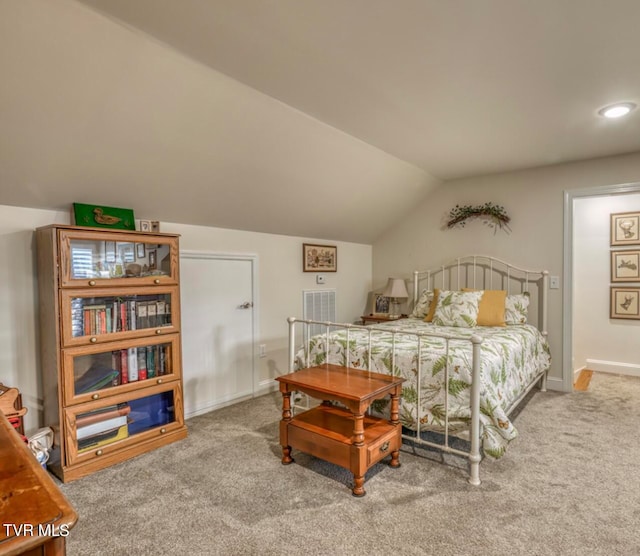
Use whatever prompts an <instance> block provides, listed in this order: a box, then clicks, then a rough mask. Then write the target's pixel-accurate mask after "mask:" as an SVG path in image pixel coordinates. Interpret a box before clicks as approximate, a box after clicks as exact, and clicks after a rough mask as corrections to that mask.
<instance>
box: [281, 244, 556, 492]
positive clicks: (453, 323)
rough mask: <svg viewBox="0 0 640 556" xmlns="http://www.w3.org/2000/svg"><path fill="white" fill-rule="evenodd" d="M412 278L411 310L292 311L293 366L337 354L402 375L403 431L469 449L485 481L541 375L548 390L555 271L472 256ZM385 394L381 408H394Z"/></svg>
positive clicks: (351, 363)
mask: <svg viewBox="0 0 640 556" xmlns="http://www.w3.org/2000/svg"><path fill="white" fill-rule="evenodd" d="M412 286H413V298H412V305H413V310H412V312H411V314H410V315H409V317H408V318H406V319H402V320H397V321H392V322H388V323H382V324H376V325H373V326H362V325H357V324H349V323H333V322H319V321H313V320H298V319H295V318H289V319H288V321H289V370H290V372H295V371H296V370H298V369H300V368H304V367H310V366H315V365H321V364H323V363H332V364H336V365H341V366H344V367H349V368H358V369H364V370H369V371H373V372H380V373H387V374H394V375H397V376H402V377H403V378H405V379H406V381H405V383H404V386H403V392H402V404H401V413H400V418H401V422H402V425H403V440H404V441H405V442H407V443H411V444H413V445H417V446H424V447H427V448H430V449H433V448H436V449H439V450H442V451H443V452H447V453H453V454H456V455H459V456H463V457H466V458H467V459H468V461H469V482H470V483H471V484H473V485H478V484H480V472H479V469H480V462H481V460H482V458H483V456H484V455H487V456H490V457H493V458H499V457H502V456H503V455H504V453H505V451H506V449H507V446H508V444H509V442H510V441H511V440H513V439H514V438H515V437H516V436H517V434H518V431H517V429H516V427H515V426H514V424H513V422H512V421H511V419H510V415H511V414H512V412H513V411H514V409H515V408H516V407H518V405H519V404H520V402H521V401H522V400H523V399H524V398H525V397H526V396H527V394H528V393H529V392H530V391H531V389H532V388H533V387H534V386H536V385H537V384H538V385H539V386H540V389H541V390H543V391H544V390H545V389H546V375H547V371H548V369H549V365H550V361H551V357H550V353H549V346H548V343H547V339H546V336H547V333H546V321H547V308H546V305H547V290H548V272H546V271H539V270H528V269H523V268H519V267H516V266H514V265H511V264H509V263H506V262H504V261H501V260H499V259H496V258H493V257H487V256H481V255H472V256H466V257H460V258H457V259H455V260H453V261H450V262H448V263H446V264H443V265H440V266H438V267H436V268H434V269H431V270H426V271H415V272H414V273H413V280H412ZM483 298H484V300H485V302H486V303H489V301H488V300H492V301H491V307H489V309H487V307H488V305H484V304H483V305H481V303H482V301H483ZM501 311H502V312H501ZM490 313H491V314H490ZM487 315H489V318H488V317H487ZM496 315H497V316H496ZM429 317H430V322H425V318H427V319H428V320H429ZM496 319H497V321H496ZM501 319H502V320H501ZM318 329H320V333H317V332H318ZM314 332H315V333H314ZM301 345H302V347H300V346H301ZM445 385H446V387H445ZM385 403H386V402H385V401H384V400H379V401H377V402H375V404H374V406H373V410H374V411H375V412H376V413H381V414H384V412H385V409H386V407H385ZM298 406H299V407H300V408H302V407H304V406H303V404H302V402H299V403H298Z"/></svg>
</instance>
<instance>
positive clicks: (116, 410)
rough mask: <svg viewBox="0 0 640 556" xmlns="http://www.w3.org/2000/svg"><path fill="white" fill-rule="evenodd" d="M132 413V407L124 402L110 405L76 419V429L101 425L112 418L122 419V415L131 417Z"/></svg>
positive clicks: (82, 414)
mask: <svg viewBox="0 0 640 556" xmlns="http://www.w3.org/2000/svg"><path fill="white" fill-rule="evenodd" d="M129 413H131V407H130V406H129V404H128V403H126V402H123V403H119V404H114V405H108V406H106V407H101V408H100V409H94V410H93V411H87V412H86V413H81V414H79V415H78V416H77V417H76V429H78V428H80V427H85V426H87V425H92V424H93V423H99V422H100V421H105V420H107V419H111V418H112V417H121V416H122V415H125V416H126V415H129Z"/></svg>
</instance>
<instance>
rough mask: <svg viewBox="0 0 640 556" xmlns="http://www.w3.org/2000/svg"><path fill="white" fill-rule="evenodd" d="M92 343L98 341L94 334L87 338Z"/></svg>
mask: <svg viewBox="0 0 640 556" xmlns="http://www.w3.org/2000/svg"><path fill="white" fill-rule="evenodd" d="M89 341H90V342H91V343H92V344H95V343H96V342H97V341H98V338H96V337H95V336H92V337H91V339H90V340H89Z"/></svg>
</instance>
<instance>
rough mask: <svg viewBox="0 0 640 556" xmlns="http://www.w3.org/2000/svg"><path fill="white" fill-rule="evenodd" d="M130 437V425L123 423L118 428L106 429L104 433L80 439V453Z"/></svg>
mask: <svg viewBox="0 0 640 556" xmlns="http://www.w3.org/2000/svg"><path fill="white" fill-rule="evenodd" d="M128 437H129V426H128V425H122V426H121V427H118V428H117V429H113V430H110V431H105V432H104V433H102V434H98V435H96V436H91V437H88V438H85V439H83V440H78V453H82V452H86V451H87V450H91V449H95V448H100V447H102V446H106V445H107V444H113V443H114V442H117V441H118V440H124V439H125V438H128Z"/></svg>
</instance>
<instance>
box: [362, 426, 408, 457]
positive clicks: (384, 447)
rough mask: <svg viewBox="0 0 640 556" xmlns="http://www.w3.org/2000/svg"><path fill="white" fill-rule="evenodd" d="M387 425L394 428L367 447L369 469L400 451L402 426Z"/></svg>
mask: <svg viewBox="0 0 640 556" xmlns="http://www.w3.org/2000/svg"><path fill="white" fill-rule="evenodd" d="M385 424H386V425H387V426H390V427H393V428H392V429H391V430H389V431H388V432H386V433H385V434H383V435H382V436H380V437H379V438H378V439H377V440H375V441H374V442H372V443H371V444H368V445H367V468H369V467H371V466H372V465H373V464H375V463H377V462H379V461H380V460H381V459H384V458H386V457H387V456H389V455H391V452H395V451H397V450H399V449H400V446H401V445H402V436H401V431H400V426H397V427H394V426H393V425H388V423H385Z"/></svg>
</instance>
